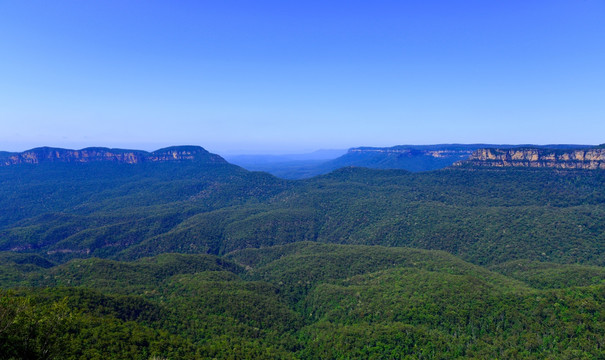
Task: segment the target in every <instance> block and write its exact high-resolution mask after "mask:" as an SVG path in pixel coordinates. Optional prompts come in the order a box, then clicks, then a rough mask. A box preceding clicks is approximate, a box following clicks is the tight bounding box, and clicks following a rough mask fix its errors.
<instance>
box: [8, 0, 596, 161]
mask: <svg viewBox="0 0 605 360" xmlns="http://www.w3.org/2000/svg"><path fill="white" fill-rule="evenodd" d="M0 19H1V20H0V150H12V151H19V150H25V149H27V148H31V147H35V146H42V145H49V146H61V147H71V148H81V147H85V146H110V147H126V148H142V149H147V150H153V149H156V148H159V147H161V146H165V145H175V144H196V145H201V146H204V147H206V148H207V149H209V150H211V151H214V152H218V153H219V154H221V153H222V154H229V153H231V154H233V153H296V152H303V151H309V150H314V149H320V148H348V147H353V146H362V145H364V146H392V145H398V144H431V143H451V142H457V143H475V142H486V143H536V144H545V143H584V144H599V143H604V142H605V1H603V0H566V1H558V0H544V1H539V0H535V1H534V0H529V1H528V0H522V1H521V0H519V1H511V0H508V1H485V0H481V1H452V0H444V1H430V0H418V1H403V0H399V1H380V0H376V1H351V0H349V1H325V0H324V1H310V0H305V1H262V0H255V1H229V0H225V1H223V0H221V1H219V0H216V1H202V0H199V1H149V0H145V1H143V0H141V1H126V0H119V1H110V0H103V1H47V0H44V1H18V0H5V1H2V2H0Z"/></svg>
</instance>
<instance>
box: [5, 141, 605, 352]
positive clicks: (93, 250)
mask: <svg viewBox="0 0 605 360" xmlns="http://www.w3.org/2000/svg"><path fill="white" fill-rule="evenodd" d="M85 150H86V151H85ZM398 151H399V153H398V154H399V155H401V154H410V152H409V151H411V150H409V149H400V150H398ZM423 151H426V152H425V153H423V154H424V155H422V156H424V157H420V158H415V159H416V161H417V163H416V164H417V165H415V166H418V167H421V166H427V165H426V164H427V162H426V161H427V160H426V156H430V157H431V159H443V158H445V159H446V160H447V165H443V164H442V165H440V166H439V168H438V169H424V170H423V171H419V172H411V171H408V170H403V169H389V168H388V166H386V165H385V167H387V168H384V169H371V168H367V167H356V166H347V167H340V168H338V169H335V170H334V171H331V172H329V173H326V174H324V175H320V176H316V177H311V178H307V179H303V180H288V179H281V178H278V177H275V176H273V175H270V174H268V173H264V172H255V171H247V170H245V169H243V168H241V167H239V166H236V165H232V164H230V163H228V162H227V161H225V160H224V159H222V158H221V157H220V156H218V155H215V154H211V153H209V152H207V151H206V150H204V149H203V148H201V147H171V148H167V149H161V150H158V151H154V152H151V153H148V152H143V151H130V150H114V149H101V148H94V149H88V150H87V149H83V150H79V151H76V150H73V151H72V150H65V149H49V148H41V149H33V150H31V151H29V152H26V153H24V154H25V155H24V154H15V153H2V156H1V158H0V161H1V162H3V164H5V166H0V208H1V209H3V210H2V211H1V212H0V251H1V252H0V259H1V261H0V287H1V288H2V290H0V353H2V354H6V355H4V358H6V359H10V358H23V357H27V358H62V359H63V358H64V359H78V358H87V359H94V358H106V356H107V354H108V353H109V354H111V358H114V359H150V358H153V357H156V358H157V357H159V358H175V359H177V358H178V359H201V358H224V359H229V358H247V359H254V358H256V359H267V358H275V359H285V358H299V359H316V358H330V359H331V358H333V359H346V358H402V359H404V358H405V359H408V358H409V359H421V358H422V359H426V358H428V359H451V358H506V359H528V358H529V359H548V358H563V359H564V358H568V359H593V358H595V359H596V358H601V357H603V354H604V351H605V350H604V346H605V325H604V324H605V306H604V302H603V301H604V296H605V260H604V259H605V256H604V255H605V254H604V252H605V246H603V245H604V243H605V191H604V189H605V172H603V171H602V170H600V165H599V166H593V165H587V166H578V165H574V166H567V165H565V166H563V165H561V166H558V165H556V166H542V165H540V166H532V165H528V166H518V165H517V163H512V162H510V159H515V161H516V159H517V156H516V155H515V154H516V151H522V152H523V154H525V153H527V152H528V151H529V150H527V149H526V148H525V147H524V148H523V150H520V148H509V147H501V148H499V149H491V150H489V149H488V150H485V149H479V148H477V149H475V148H472V147H471V146H469V147H468V148H467V147H464V146H460V147H459V149H458V150H456V152H455V151H454V150H451V149H450V150H443V149H442V150H435V149H428V148H427V149H424V150H423ZM429 151H430V152H431V153H428V152H429ZM439 151H440V152H439ZM444 151H445V152H444ZM448 151H449V152H448ZM579 151H583V153H584V154H587V153H590V154H592V153H593V152H594V153H598V152H599V151H600V149H599V148H595V149H594V150H590V149H589V150H579V149H578V148H577V147H570V148H568V149H565V148H564V147H561V148H548V149H544V148H533V149H532V150H531V151H529V153H531V154H538V155H537V156H536V157H532V156H533V155H532V156H524V157H522V158H520V160H519V161H523V162H525V163H527V162H532V161H537V162H538V163H539V164H545V163H544V162H543V158H544V157H545V156H550V155H548V154H556V156H555V157H554V158H553V159H550V158H549V160H548V161H550V162H551V163H553V164H554V163H556V164H560V163H564V161H572V160H566V159H575V160H573V161H575V162H574V164H577V162H587V163H589V164H592V163H594V162H595V161H600V160H599V159H595V158H594V157H592V155H591V156H590V157H586V156H585V157H584V158H582V159H579V158H578V156H576V155H573V154H577V153H578V152H579ZM351 153H355V151H353V152H351V151H350V152H349V154H351ZM375 153H377V154H382V152H380V151H375ZM566 153H567V154H572V155H570V156H566V155H565V154H566ZM427 154H428V155H427ZM485 154H509V155H506V157H504V158H499V157H495V158H494V159H491V157H492V156H487V155H485ZM544 154H546V155H544ZM347 155H348V154H347ZM347 155H344V156H345V157H346V156H347ZM463 155H464V157H465V158H466V157H467V156H468V157H469V158H470V159H469V160H464V159H461V157H462V156H463ZM406 156H407V155H406ZM503 156H504V155H503ZM507 159H509V160H507ZM408 161H410V162H411V161H412V160H411V158H409V159H408ZM431 161H433V160H431ZM435 161H436V160H435ZM488 161H489V164H488V165H485V164H487V162H488ZM544 161H545V160H544ZM495 162H497V164H498V165H494V164H495ZM454 163H456V165H455V166H450V165H453V164H454ZM385 164H386V163H385ZM423 164H424V165H423ZM565 164H567V163H565ZM427 170H432V171H427ZM51 329H52V330H51ZM0 358H2V357H0Z"/></svg>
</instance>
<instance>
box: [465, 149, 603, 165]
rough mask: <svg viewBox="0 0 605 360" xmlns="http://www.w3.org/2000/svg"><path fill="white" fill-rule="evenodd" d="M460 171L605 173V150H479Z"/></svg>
mask: <svg viewBox="0 0 605 360" xmlns="http://www.w3.org/2000/svg"><path fill="white" fill-rule="evenodd" d="M454 166H459V167H531V168H556V169H589V170H596V169H602V170H605V147H603V146H599V147H596V148H588V149H545V148H513V149H479V150H477V151H475V152H474V153H473V154H472V155H471V156H470V157H469V158H468V159H467V160H465V161H459V162H456V163H455V164H454Z"/></svg>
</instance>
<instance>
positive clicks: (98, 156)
mask: <svg viewBox="0 0 605 360" xmlns="http://www.w3.org/2000/svg"><path fill="white" fill-rule="evenodd" d="M101 161H105V162H114V163H122V164H138V163H144V162H174V161H201V162H205V163H226V161H225V160H224V159H223V158H222V157H220V156H218V155H215V154H211V153H209V152H208V151H206V150H205V149H204V148H202V147H199V146H173V147H168V148H164V149H160V150H156V151H154V152H146V151H142V150H124V149H109V148H103V147H91V148H85V149H81V150H71V149H61V148H51V147H41V148H35V149H31V150H27V151H24V152H22V153H7V152H2V153H0V166H11V165H19V164H40V163H52V162H56V163H91V162H101Z"/></svg>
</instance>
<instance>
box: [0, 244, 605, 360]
mask: <svg viewBox="0 0 605 360" xmlns="http://www.w3.org/2000/svg"><path fill="white" fill-rule="evenodd" d="M13 260H14V262H10V263H5V264H4V265H2V266H3V268H4V269H6V270H7V271H8V270H11V271H13V272H14V273H15V274H17V276H16V278H19V277H20V278H21V280H20V281H19V282H17V283H16V284H18V285H21V286H24V285H29V286H32V285H35V286H37V287H34V288H24V287H20V288H16V289H14V290H8V291H7V290H4V291H0V310H2V311H0V323H1V324H3V329H7V331H0V350H1V351H0V354H2V355H0V358H11V357H15V358H23V357H27V358H49V357H54V358H62V359H76V358H98V357H105V358H112V359H149V358H152V357H165V358H179V359H206V358H216V359H229V358H233V357H238V358H247V359H295V358H296V359H317V358H429V359H451V358H461V359H462V358H499V357H502V358H535V359H539V358H599V357H602V355H603V349H602V347H601V346H600V344H602V342H603V340H604V339H605V329H604V328H603V323H605V318H604V313H603V311H602V309H603V307H602V304H603V300H605V287H604V285H603V283H601V284H596V285H592V286H587V287H566V286H564V287H563V288H559V289H556V290H543V289H541V288H534V287H532V286H531V285H529V284H528V283H525V282H523V281H520V280H515V279H512V278H509V277H507V276H505V275H502V274H499V273H496V272H492V271H490V270H488V269H485V268H482V267H480V266H477V265H473V264H470V263H467V262H465V261H462V260H461V259H459V258H456V257H455V256H452V255H450V254H447V253H445V252H440V251H427V250H418V249H409V248H387V247H380V246H355V245H330V244H317V243H310V242H301V243H297V244H289V245H284V246H275V247H269V248H264V249H246V250H240V251H236V252H234V253H231V254H229V255H227V256H226V257H222V258H221V257H215V256H212V255H188V256H187V255H176V254H164V255H161V256H158V257H152V258H144V259H140V260H137V261H134V262H117V261H108V260H100V259H85V260H73V261H70V262H68V263H66V264H63V265H59V266H52V267H50V268H45V267H41V266H37V265H33V264H32V267H30V268H29V269H28V270H27V271H24V269H23V268H19V267H18V266H16V265H17V263H18V262H19V261H21V260H22V259H21V258H14V259H13ZM560 267H561V268H565V267H566V266H560ZM595 269H596V268H595ZM0 285H1V286H3V287H7V284H6V283H4V282H0ZM40 286H44V287H40Z"/></svg>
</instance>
